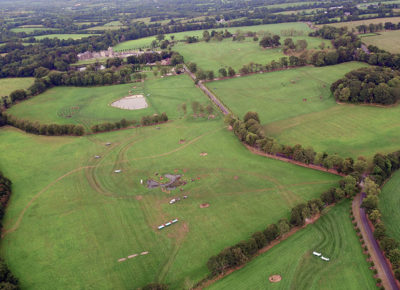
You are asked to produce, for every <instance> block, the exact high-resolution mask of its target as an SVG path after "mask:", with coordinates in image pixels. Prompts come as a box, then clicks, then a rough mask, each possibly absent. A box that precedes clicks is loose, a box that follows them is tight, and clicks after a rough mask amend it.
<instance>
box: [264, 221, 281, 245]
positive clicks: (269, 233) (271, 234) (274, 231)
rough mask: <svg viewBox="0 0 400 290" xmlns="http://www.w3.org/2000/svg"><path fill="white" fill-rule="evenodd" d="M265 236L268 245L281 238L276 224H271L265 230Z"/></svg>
mask: <svg viewBox="0 0 400 290" xmlns="http://www.w3.org/2000/svg"><path fill="white" fill-rule="evenodd" d="M264 235H265V238H266V239H267V241H268V243H270V242H272V241H273V240H275V239H276V238H277V237H278V236H279V229H278V226H277V225H276V224H270V225H269V226H268V227H267V228H266V229H265V230H264Z"/></svg>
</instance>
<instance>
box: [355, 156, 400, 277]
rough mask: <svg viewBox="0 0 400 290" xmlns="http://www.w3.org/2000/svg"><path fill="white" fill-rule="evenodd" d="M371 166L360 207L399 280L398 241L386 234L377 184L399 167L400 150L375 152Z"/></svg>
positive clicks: (399, 253) (399, 259)
mask: <svg viewBox="0 0 400 290" xmlns="http://www.w3.org/2000/svg"><path fill="white" fill-rule="evenodd" d="M372 166H373V169H372V172H371V174H370V176H369V177H367V178H366V179H365V180H364V190H363V191H364V192H365V194H366V195H367V197H366V198H365V199H364V200H363V203H362V207H364V208H365V210H366V212H367V214H368V217H369V219H370V220H371V222H372V224H373V225H374V228H375V229H374V237H375V239H377V240H378V241H379V245H380V247H381V249H382V250H383V252H384V253H385V255H386V257H387V258H388V259H389V261H390V262H391V264H392V268H393V270H394V273H395V277H396V279H397V280H399V281H400V243H399V241H397V240H395V239H393V238H392V237H390V236H389V235H388V234H387V232H386V227H385V225H384V223H383V221H382V220H381V212H380V210H379V194H380V192H381V190H380V188H379V186H381V185H383V184H384V182H385V181H386V180H387V179H388V178H390V176H391V175H392V173H393V172H395V171H396V170H398V169H400V151H396V152H393V153H390V154H387V155H383V154H376V155H375V156H374V159H373V164H372Z"/></svg>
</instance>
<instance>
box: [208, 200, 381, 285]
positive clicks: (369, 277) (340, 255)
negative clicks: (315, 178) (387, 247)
mask: <svg viewBox="0 0 400 290" xmlns="http://www.w3.org/2000/svg"><path fill="white" fill-rule="evenodd" d="M348 208H349V202H348V201H345V202H343V203H341V204H339V205H336V206H335V207H334V208H332V209H330V210H329V212H328V213H326V215H324V216H322V217H321V219H320V220H318V221H317V222H316V223H315V224H313V225H309V226H308V227H306V228H305V229H303V230H300V231H299V232H297V233H296V234H294V235H293V236H291V237H289V238H288V239H287V240H285V241H283V242H281V243H280V244H278V245H277V246H275V247H273V248H272V249H271V250H269V251H268V252H266V253H264V254H262V255H260V256H259V257H257V258H256V259H254V260H253V261H251V262H250V263H249V264H247V265H246V266H245V267H244V268H242V269H240V270H238V271H236V272H234V273H233V274H231V275H229V276H227V277H226V278H224V279H222V280H220V281H218V282H216V283H215V284H213V285H212V286H211V287H209V288H208V289H354V290H356V289H376V286H375V285H374V284H375V282H374V279H373V273H372V271H371V270H369V269H368V263H367V262H366V261H365V256H364V255H363V254H362V249H361V247H360V243H359V241H358V239H357V236H356V234H355V232H354V230H353V228H352V224H351V222H350V219H349V218H348ZM312 251H320V252H322V253H323V255H325V256H327V257H329V258H330V259H331V261H330V262H328V263H327V262H324V261H322V260H321V259H319V258H317V257H315V256H313V255H312ZM274 274H279V275H281V276H282V280H281V282H279V283H275V284H272V283H270V282H269V281H268V277H269V276H270V275H274Z"/></svg>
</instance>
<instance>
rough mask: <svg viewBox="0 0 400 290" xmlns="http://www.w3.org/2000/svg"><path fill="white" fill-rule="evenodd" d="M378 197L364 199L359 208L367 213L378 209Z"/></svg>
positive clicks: (372, 196) (370, 196)
mask: <svg viewBox="0 0 400 290" xmlns="http://www.w3.org/2000/svg"><path fill="white" fill-rule="evenodd" d="M378 202H379V200H378V197H377V196H376V195H369V196H367V197H366V198H364V200H363V202H362V204H361V207H363V208H365V209H366V210H367V212H368V213H370V212H371V211H372V210H374V209H377V208H378Z"/></svg>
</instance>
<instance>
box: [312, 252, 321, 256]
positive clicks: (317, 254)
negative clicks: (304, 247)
mask: <svg viewBox="0 0 400 290" xmlns="http://www.w3.org/2000/svg"><path fill="white" fill-rule="evenodd" d="M312 253H313V255H314V256H317V257H321V255H322V254H321V253H318V252H312Z"/></svg>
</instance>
